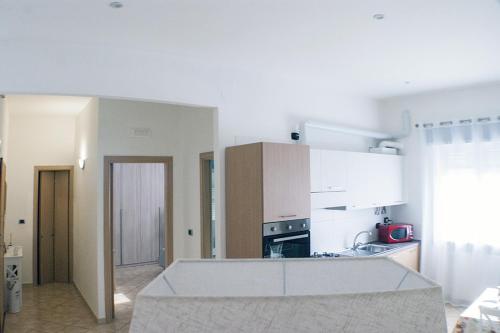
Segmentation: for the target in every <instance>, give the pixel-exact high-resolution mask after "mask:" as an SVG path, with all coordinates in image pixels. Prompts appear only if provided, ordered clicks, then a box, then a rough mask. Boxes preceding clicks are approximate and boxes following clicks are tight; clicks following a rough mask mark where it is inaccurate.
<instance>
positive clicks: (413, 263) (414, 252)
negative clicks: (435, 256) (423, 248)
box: [388, 246, 420, 272]
mask: <svg viewBox="0 0 500 333" xmlns="http://www.w3.org/2000/svg"><path fill="white" fill-rule="evenodd" d="M388 257H389V258H391V259H393V260H394V261H396V262H398V263H400V264H401V265H403V266H406V267H408V268H411V269H413V270H414V271H417V272H420V246H415V247H412V248H409V249H402V250H400V251H398V252H396V253H394V254H390V255H388Z"/></svg>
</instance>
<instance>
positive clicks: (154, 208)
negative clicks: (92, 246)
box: [104, 156, 173, 321]
mask: <svg viewBox="0 0 500 333" xmlns="http://www.w3.org/2000/svg"><path fill="white" fill-rule="evenodd" d="M172 164H173V161H172V158H171V157H133V156H130V157H127V156H120V157H105V163H104V168H105V174H104V175H105V178H104V186H105V188H104V192H105V196H104V201H105V203H104V206H105V207H104V212H105V217H104V227H105V230H104V231H105V234H104V242H105V277H106V280H105V282H106V283H105V288H106V319H107V320H108V321H110V320H112V319H113V318H115V317H116V318H128V317H131V313H132V309H133V302H134V300H135V296H136V294H137V292H138V291H140V290H141V289H142V288H143V287H144V286H145V285H146V284H147V283H149V282H150V281H151V280H152V279H153V278H154V277H156V276H157V275H158V274H159V273H160V272H161V271H162V270H163V269H164V268H165V267H166V266H167V265H168V264H170V263H171V262H172V260H173V234H172V232H173V221H172V216H173V214H172V203H173V198H172V193H173V185H172V178H173V173H172Z"/></svg>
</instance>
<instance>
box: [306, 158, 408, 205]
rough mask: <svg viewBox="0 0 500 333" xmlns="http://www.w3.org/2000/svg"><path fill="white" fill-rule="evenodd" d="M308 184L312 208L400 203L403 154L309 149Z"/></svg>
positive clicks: (402, 197)
mask: <svg viewBox="0 0 500 333" xmlns="http://www.w3.org/2000/svg"><path fill="white" fill-rule="evenodd" d="M311 184H312V186H311V192H313V195H312V196H311V200H312V207H313V208H329V207H339V206H342V207H345V208H346V209H362V208H370V207H381V206H392V205H400V204H403V203H404V191H403V157H402V156H400V155H384V154H372V153H357V152H341V151H329V150H311ZM332 192H338V193H335V194H332Z"/></svg>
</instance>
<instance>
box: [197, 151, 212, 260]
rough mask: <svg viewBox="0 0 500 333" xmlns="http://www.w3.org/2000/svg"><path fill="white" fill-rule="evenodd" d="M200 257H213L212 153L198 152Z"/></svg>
mask: <svg viewBox="0 0 500 333" xmlns="http://www.w3.org/2000/svg"><path fill="white" fill-rule="evenodd" d="M200 203H201V210H200V211H201V219H200V221H201V226H200V230H201V233H200V234H201V257H202V258H205V259H206V258H215V164H214V153H213V152H207V153H201V154H200Z"/></svg>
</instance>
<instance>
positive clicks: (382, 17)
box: [373, 14, 385, 20]
mask: <svg viewBox="0 0 500 333" xmlns="http://www.w3.org/2000/svg"><path fill="white" fill-rule="evenodd" d="M384 18H385V15H384V14H375V15H373V19H374V20H383V19H384Z"/></svg>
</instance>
